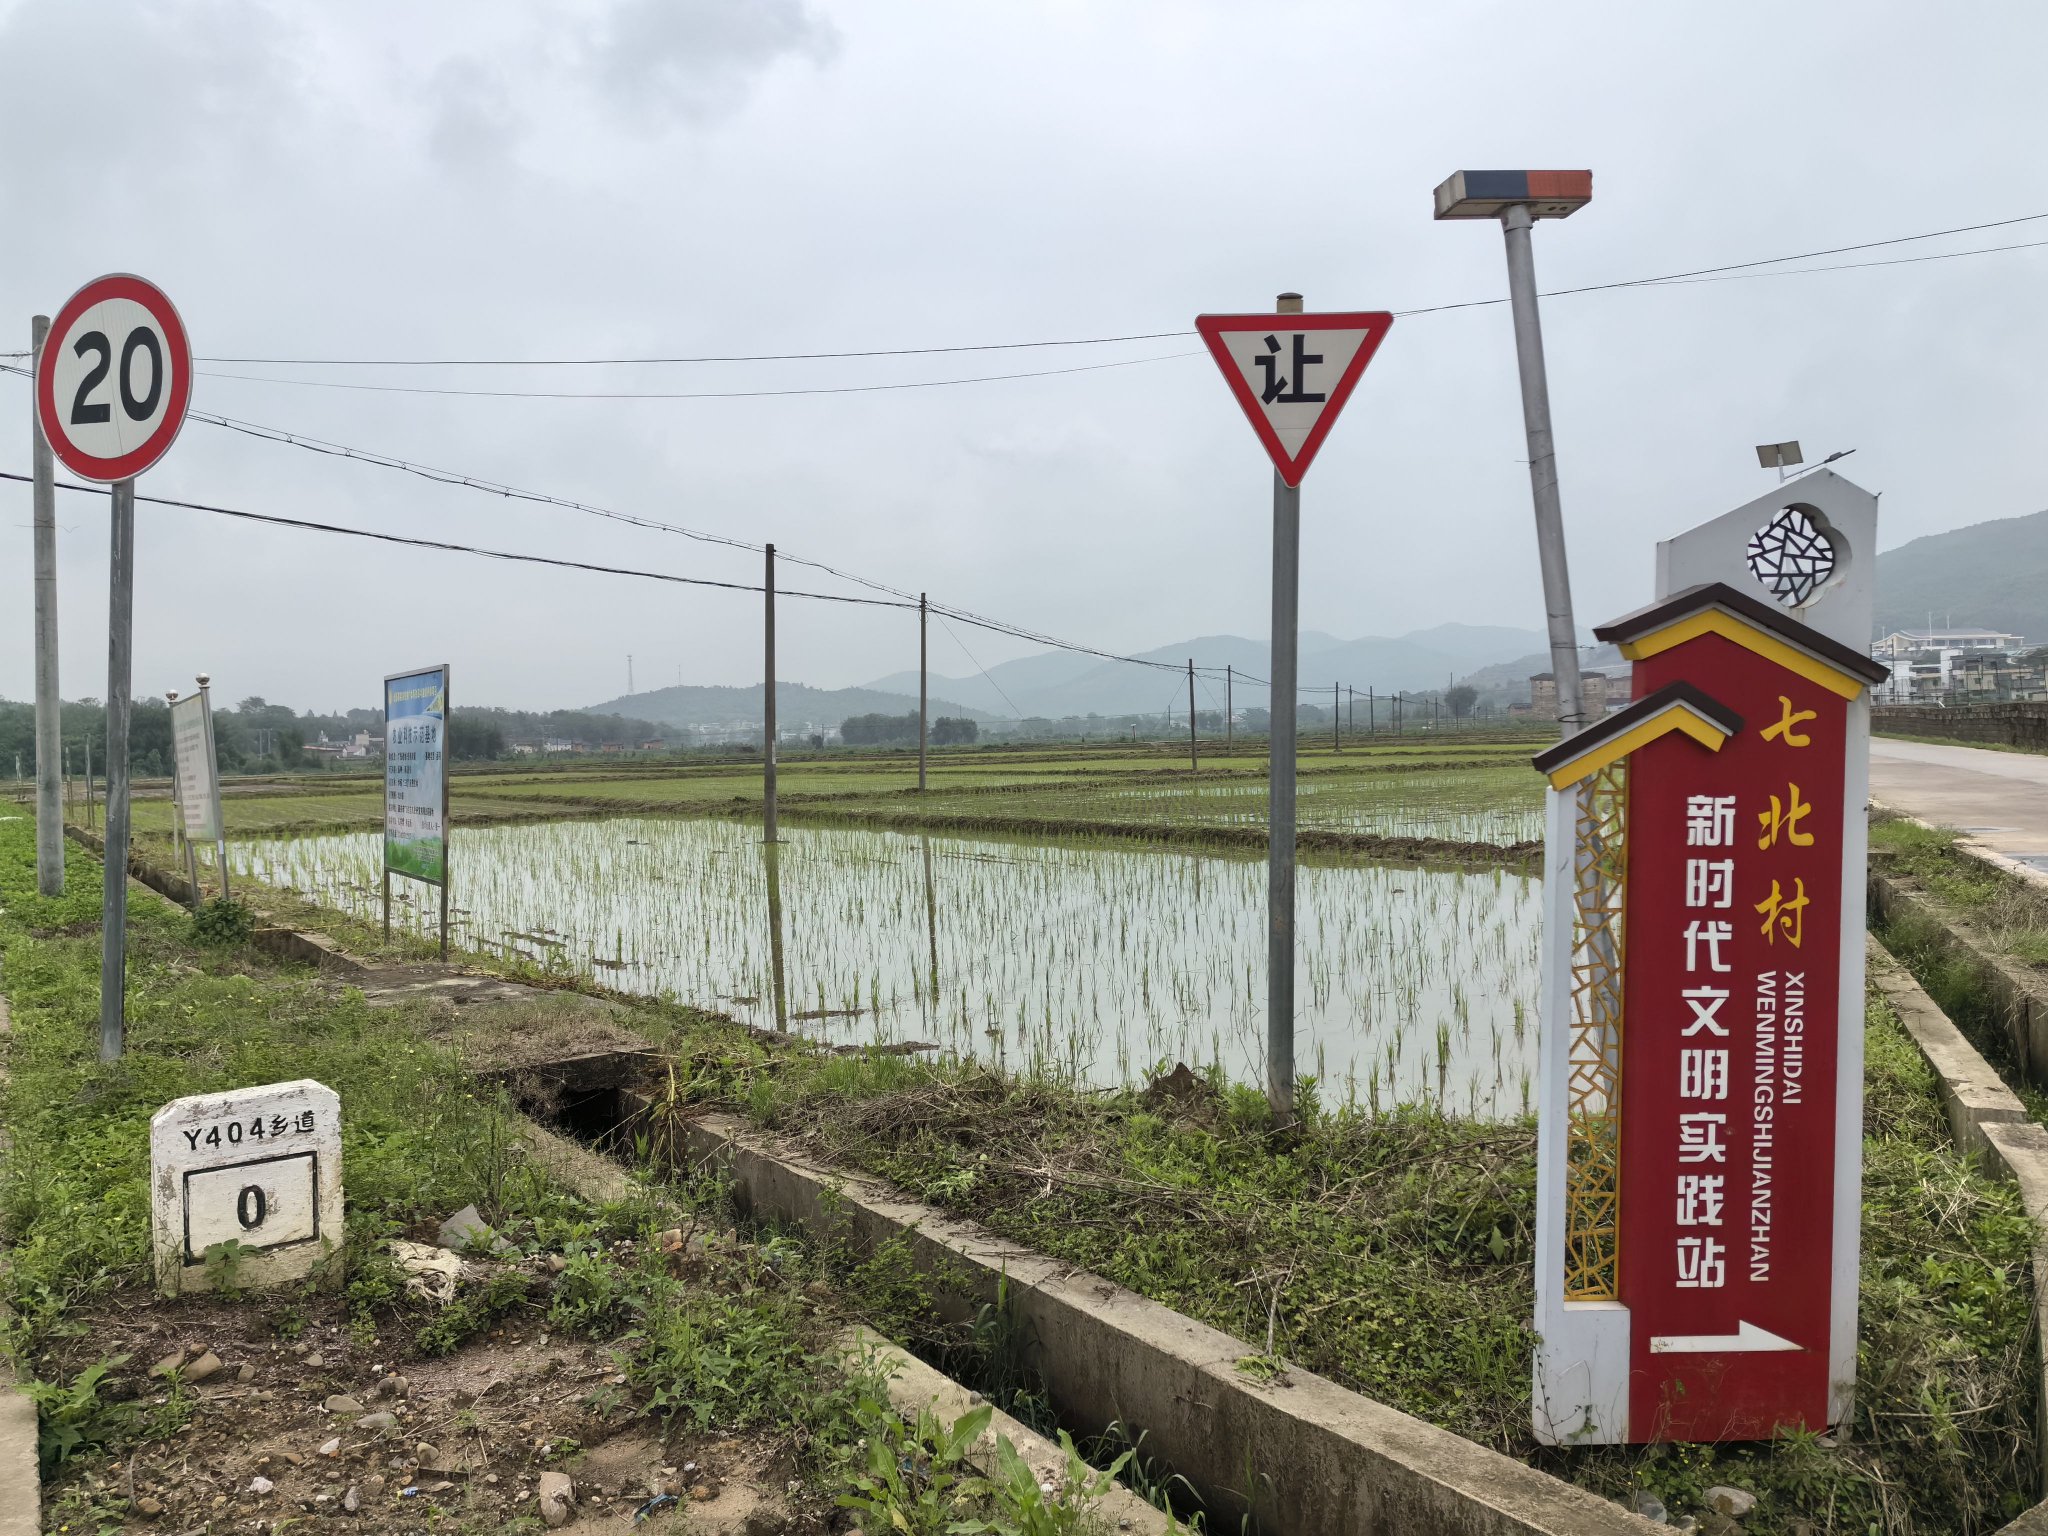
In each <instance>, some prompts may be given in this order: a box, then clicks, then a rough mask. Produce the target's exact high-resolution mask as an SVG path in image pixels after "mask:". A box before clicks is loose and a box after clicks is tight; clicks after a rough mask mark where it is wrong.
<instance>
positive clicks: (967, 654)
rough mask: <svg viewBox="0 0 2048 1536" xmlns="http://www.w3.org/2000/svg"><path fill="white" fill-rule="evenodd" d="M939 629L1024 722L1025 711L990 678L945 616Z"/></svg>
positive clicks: (1012, 714)
mask: <svg viewBox="0 0 2048 1536" xmlns="http://www.w3.org/2000/svg"><path fill="white" fill-rule="evenodd" d="M939 628H941V629H943V630H944V631H945V632H946V633H947V635H948V636H950V637H951V639H952V641H953V643H954V644H955V645H957V646H959V647H960V654H961V655H962V656H965V657H966V658H967V660H968V663H969V664H970V665H971V666H972V667H973V668H974V670H975V671H977V672H979V673H980V674H981V676H982V680H983V681H984V682H986V683H987V684H988V685H989V687H991V688H993V689H995V691H996V692H997V693H999V694H1001V695H1002V697H1003V702H1004V703H1005V704H1007V705H1009V706H1010V714H1011V716H1012V717H1013V718H1015V719H1018V720H1022V719H1023V718H1024V711H1023V710H1021V709H1019V708H1018V707H1017V701H1016V700H1015V699H1013V698H1011V697H1010V695H1009V693H1008V692H1007V691H1006V690H1005V689H1004V687H1003V685H1002V684H1001V683H999V682H997V681H996V680H995V678H994V677H992V676H990V674H989V670H988V668H987V667H984V666H983V665H982V664H981V662H980V660H979V659H977V658H976V656H975V654H974V652H972V651H970V650H969V649H967V643H966V642H965V641H964V640H962V639H961V638H960V637H959V636H958V635H956V634H954V633H953V626H952V625H950V624H948V623H947V622H946V620H945V617H944V615H941V616H940V618H939Z"/></svg>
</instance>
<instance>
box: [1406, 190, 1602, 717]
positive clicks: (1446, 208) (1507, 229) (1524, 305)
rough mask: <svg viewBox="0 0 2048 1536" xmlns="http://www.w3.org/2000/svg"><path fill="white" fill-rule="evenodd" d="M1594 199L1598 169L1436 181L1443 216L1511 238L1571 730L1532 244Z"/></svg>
mask: <svg viewBox="0 0 2048 1536" xmlns="http://www.w3.org/2000/svg"><path fill="white" fill-rule="evenodd" d="M1592 200H1593V173H1592V172H1591V171H1459V172H1457V173H1456V174H1455V175H1453V176H1452V177H1450V178H1449V179H1448V180H1447V181H1445V182H1444V183H1443V184H1442V185H1441V186H1439V187H1438V188H1437V189H1436V216H1437V217H1438V218H1439V219H1499V220H1500V225H1501V231H1502V233H1503V235H1504V236H1505V237H1506V240H1507V250H1508V297H1509V302H1510V303H1511V304H1512V306H1513V309H1514V316H1515V355H1516V359H1517V362H1518V364H1519V367H1520V371H1521V376H1522V427H1523V430H1524V431H1525V432H1526V433H1527V435H1528V439H1529V490H1530V494H1531V496H1532V498H1533V499H1534V501H1535V503H1536V551H1537V555H1538V557H1539V559H1540V560H1541V562H1542V566H1543V607H1544V611H1545V617H1546V620H1547V623H1548V627H1549V633H1550V668H1551V671H1552V672H1553V673H1554V674H1555V675H1556V678H1557V716H1558V724H1559V725H1560V726H1561V727H1562V728H1563V732H1564V734H1565V735H1567V736H1569V735H1571V734H1572V733H1573V732H1574V731H1577V730H1578V729H1579V728H1580V727H1581V726H1583V725H1584V724H1585V723H1586V717H1585V711H1584V710H1583V708H1582V707H1581V705H1580V701H1579V649H1578V647H1579V640H1578V634H1577V631H1576V628H1575V627H1574V625H1573V622H1572V588H1571V575H1570V570H1569V567H1568V566H1567V565H1566V563H1565V548H1564V510H1563V508H1562V506H1561V505H1560V503H1559V500H1558V494H1557V449H1556V445H1555V441H1554V439H1553V438H1552V436H1551V431H1550V384H1549V380H1548V378H1547V377H1546V376H1545V373H1544V369H1543V322H1542V319H1541V317H1540V316H1539V315H1538V313H1537V309H1536V260H1535V256H1534V255H1533V253H1532V252H1531V250H1530V246H1529V230H1530V227H1531V226H1532V225H1533V224H1534V223H1535V221H1536V220H1538V219H1565V218H1570V217H1571V216H1572V215H1573V214H1574V213H1576V212H1578V211H1579V209H1581V208H1583V207H1585V206H1586V204H1588V203H1590V202H1591V201H1592Z"/></svg>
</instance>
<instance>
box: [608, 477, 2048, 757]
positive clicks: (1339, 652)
mask: <svg viewBox="0 0 2048 1536" xmlns="http://www.w3.org/2000/svg"><path fill="white" fill-rule="evenodd" d="M1877 578H1878V604H1877V628H1878V633H1880V634H1883V633H1885V632H1888V631H1890V630H1893V629H1917V628H1921V627H1923V626H1925V625H1926V623H1927V621H1928V615H1929V613H1930V611H1931V612H1932V614H1933V618H1934V622H1935V623H1936V624H1938V625H1941V624H1947V623H1949V622H1951V621H1953V622H1954V623H1956V624H1958V625H1964V624H1968V625H1978V626H1982V627H1983V628H1986V629H2000V630H2007V631H2010V632H2012V633H2014V634H2019V635H2024V636H2026V637H2027V638H2028V639H2030V640H2032V641H2033V642H2034V643H2036V644H2048V511H2043V512H2036V513H2033V514H2032V515H2030V516H2027V517H2012V518H2004V519H2000V520H1997V521H1994V522H1987V523H1976V524H1973V525H1972V526H1970V527H1968V528H1958V529H1955V530H1953V531H1952V532H1949V533H1937V534H1932V535H1929V536H1928V537H1926V538H1923V539H1915V540H1913V541H1912V542H1911V543H1910V544H1904V545H1901V546H1900V547H1899V548H1897V549H1894V550H1891V551H1889V552H1887V553H1885V554H1882V555H1879V556H1878V559H1877ZM1583 654H1584V664H1585V665H1586V666H1588V667H1592V668H1598V667H1600V666H1602V665H1603V664H1607V665H1612V664H1614V663H1615V662H1617V661H1618V657H1617V656H1616V655H1615V653H1614V652H1613V651H1612V650H1611V649H1610V648H1608V647H1601V648H1599V649H1598V650H1597V651H1589V652H1586V653H1583ZM1190 656H1192V657H1194V658H1195V664H1196V665H1197V666H1198V667H1203V668H1222V667H1225V666H1229V667H1232V668H1234V669H1235V670H1236V672H1237V674H1238V681H1237V683H1236V685H1235V689H1234V698H1233V702H1234V703H1235V704H1236V706H1237V708H1239V709H1244V708H1246V707H1247V706H1254V707H1264V705H1265V703H1266V689H1265V685H1264V683H1263V681H1259V682H1253V681H1250V679H1253V678H1257V679H1264V678H1266V677H1268V676H1270V675H1271V671H1270V668H1271V661H1272V659H1271V656H1270V655H1269V654H1268V651H1267V647H1266V644H1265V642H1264V641H1260V640H1247V639H1245V638H1244V637H1243V636H1241V635H1201V636H1197V637H1196V638H1194V639H1191V640H1178V641H1175V642H1174V643H1173V644H1171V645H1163V646H1160V647H1158V648H1157V649H1155V650H1150V651H1144V652H1140V653H1139V659H1141V660H1145V661H1152V662H1158V663H1161V664H1162V665H1163V666H1164V667H1167V668H1178V667H1181V666H1184V665H1185V664H1186V662H1187V659H1188V657H1190ZM1549 666H1550V657H1549V645H1548V641H1547V639H1546V637H1545V636H1544V635H1543V634H1542V632H1541V631H1538V630H1533V629H1515V628H1510V627H1507V626H1503V625H1497V624H1438V625H1436V626H1434V627H1433V628H1430V629H1418V630H1412V631H1410V632H1409V633H1407V634H1405V635H1396V636H1393V637H1385V636H1377V635H1370V636H1366V637H1365V638H1363V639H1358V640H1340V639H1338V638H1337V637H1336V636H1335V635H1329V634H1324V633H1321V632H1320V631H1316V630H1307V631H1304V632H1303V634H1302V636H1301V659H1300V681H1301V686H1302V687H1303V688H1304V689H1305V690H1309V691H1308V692H1307V693H1305V694H1304V700H1305V701H1306V702H1310V703H1314V702H1317V700H1316V697H1315V694H1314V692H1313V690H1315V689H1317V688H1323V689H1327V688H1328V687H1329V685H1330V684H1331V683H1332V682H1338V683H1349V684H1352V685H1354V686H1359V685H1361V680H1363V681H1366V682H1370V683H1371V684H1372V686H1373V687H1375V688H1377V689H1380V690H1383V691H1391V690H1394V689H1402V690H1406V691H1408V692H1419V691H1423V690H1433V689H1437V688H1441V687H1443V686H1445V685H1446V684H1447V683H1449V682H1450V681H1452V680H1453V679H1454V678H1455V679H1456V680H1457V681H1459V682H1469V683H1472V684H1473V685H1475V686H1476V687H1478V688H1479V689H1481V690H1482V691H1483V692H1489V693H1491V692H1493V691H1494V690H1497V689H1498V690H1504V691H1505V693H1506V694H1507V696H1508V697H1510V698H1527V697H1528V678H1529V674H1530V673H1532V672H1542V671H1546V670H1548V668H1549ZM930 685H931V690H932V714H933V715H934V717H936V716H939V715H960V716H965V717H967V718H968V719H972V720H981V721H990V720H998V721H999V720H1008V719H1012V718H1015V717H1017V716H1025V717H1030V716H1043V717H1046V718H1049V719H1055V720H1058V719H1063V718H1066V717H1068V716H1073V715H1090V714H1096V715H1132V714H1140V715H1159V714H1163V713H1165V711H1166V710H1167V709H1168V708H1169V707H1171V708H1173V709H1175V710H1177V711H1184V710H1185V709H1186V708H1187V683H1186V680H1185V678H1184V677H1181V676H1176V675H1174V673H1173V672H1171V671H1162V670H1156V669H1153V668H1147V667H1134V666H1131V665H1129V664H1128V663H1125V662H1119V661H1104V660H1102V659H1101V658H1100V657H1096V656H1087V655H1081V654H1078V653H1076V652H1073V651H1043V652H1040V653H1039V654H1037V655H1034V656H1024V657H1020V658H1018V659H1017V660H1015V661H1006V662H1002V663H1000V664H999V665H997V666H993V667H990V668H989V669H988V670H987V671H986V672H984V673H978V674H976V675H974V676H971V677H952V676H946V675H943V674H940V673H937V672H934V673H933V674H932V675H931V679H930ZM1224 686H1225V685H1224V680H1223V679H1222V678H1221V677H1219V676H1212V675H1210V674H1209V673H1207V672H1205V673H1203V674H1202V675H1201V677H1200V678H1199V679H1198V681H1197V684H1196V703H1197V705H1198V706H1199V707H1200V708H1201V709H1202V710H1204V711H1207V710H1212V709H1220V708H1221V707H1222V705H1223V697H1224ZM916 707H917V674H916V673H915V672H892V673H890V674H889V675H888V676H886V677H878V678H876V679H875V680H874V681H872V682H870V683H868V684H867V685H866V686H865V687H860V688H811V687H807V686H805V685H804V684H801V683H781V684H778V685H777V688H776V708H777V711H778V714H779V716H780V719H781V722H782V725H783V728H784V729H785V730H788V731H791V732H796V731H813V730H822V729H824V728H825V727H827V726H835V725H837V724H838V723H839V722H840V721H842V720H844V719H845V718H846V717H847V716H849V715H862V714H902V713H904V712H905V711H906V710H911V709H915V708H916ZM591 708H592V710H593V711H595V712H597V713H600V714H622V715H631V716H634V717H637V718H639V719H643V720H652V721H656V722H658V723H661V724H665V725H677V726H685V725H688V726H698V727H718V726H729V725H734V724H744V723H746V722H758V721H759V720H760V718H761V689H760V687H759V686H758V685H756V686H754V687H751V688H698V687H677V688H658V689H655V690H653V691H652V692H648V693H635V694H629V695H627V696H625V697H623V698H617V699H612V700H609V701H608V702H606V703H603V704H595V705H592V706H591Z"/></svg>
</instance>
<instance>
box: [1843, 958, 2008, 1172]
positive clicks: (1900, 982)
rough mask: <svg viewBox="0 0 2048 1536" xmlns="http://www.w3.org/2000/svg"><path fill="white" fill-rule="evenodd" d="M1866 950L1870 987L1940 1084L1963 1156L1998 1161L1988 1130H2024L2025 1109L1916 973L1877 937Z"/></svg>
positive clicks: (1952, 1131)
mask: <svg viewBox="0 0 2048 1536" xmlns="http://www.w3.org/2000/svg"><path fill="white" fill-rule="evenodd" d="M1865 946H1866V949H1867V952H1868V957H1869V966H1870V980H1871V984H1872V985H1873V986H1875V987H1876V988H1877V989H1878V991H1879V992H1880V993H1882V994H1883V995H1884V999H1885V1001H1886V1002H1888V1003H1890V1004H1891V1006H1892V1011H1893V1012H1894V1013H1896V1014H1897V1015H1898V1016H1899V1022H1900V1023H1901V1024H1903V1025H1905V1027H1906V1033H1907V1034H1909V1035H1911V1036H1912V1037H1913V1044H1914V1045H1915V1046H1916V1047H1918V1049H1919V1051H1920V1054H1921V1056H1922V1057H1923V1058H1924V1059H1925V1060H1926V1062H1927V1064H1928V1066H1930V1067H1932V1068H1933V1069H1934V1074H1935V1076H1936V1078H1938V1079H1939V1080H1940V1083H1941V1108H1942V1113H1943V1114H1944V1115H1945V1116H1946V1117H1947V1118H1948V1129H1949V1134H1950V1135H1951V1136H1953V1137H1954V1138H1955V1143H1956V1145H1957V1146H1958V1147H1960V1148H1962V1149H1963V1150H1964V1151H1965V1152H1969V1153H1974V1154H1975V1155H1977V1156H1978V1157H1985V1158H1996V1157H1997V1155H1998V1154H1997V1152H1996V1150H1995V1149H1994V1147H1993V1146H1992V1143H1991V1141H1990V1139H1989V1138H1988V1137H1987V1136H1986V1135H1985V1130H1984V1128H1985V1127H1986V1126H1987V1125H1992V1124H2022V1125H2023V1124H2025V1123H2026V1121H2027V1107H2026V1106H2025V1105H2024V1104H2022V1103H2021V1102H2020V1098H2019V1095H2018V1094H2016V1093H2014V1092H2013V1091H2012V1090H2011V1089H2010V1088H2008V1087H2007V1086H2006V1085H2005V1079H2004V1078H2002V1077H2000V1076H1999V1075H1998V1070H1997V1068H1995V1067H1993V1066H1992V1065H1991V1063H1990V1062H1988V1061H1986V1060H1985V1059H1984V1057H1983V1054H1982V1053H1981V1052H1979V1051H1978V1049H1977V1047H1975V1046H1974V1045H1972V1044H1970V1042H1969V1039H1968V1038H1967V1037H1966V1036H1965V1035H1964V1034H1963V1032H1962V1031H1961V1030H1960V1029H1958V1028H1956V1026H1955V1024H1954V1023H1953V1022H1952V1021H1951V1020H1950V1018H1949V1016H1948V1015H1947V1014H1945V1013H1943V1012H1942V1011H1941V1005H1940V1004H1938V1003H1937V1002H1935V1000H1934V999H1933V998H1932V997H1930V996H1928V995H1927V991H1926V989H1925V988H1923V987H1922V986H1921V985H1920V983H1919V982H1917V981H1915V980H1914V979H1913V973H1912V972H1911V971H1909V970H1907V969H1906V967H1905V965H1904V964H1903V963H1902V962H1901V961H1899V960H1898V959H1897V958H1896V957H1895V956H1894V955H1893V954H1892V952H1891V951H1890V950H1888V949H1886V948H1885V947H1884V945H1883V944H1882V943H1881V942H1879V940H1878V938H1877V935H1875V934H1868V935H1866V936H1865Z"/></svg>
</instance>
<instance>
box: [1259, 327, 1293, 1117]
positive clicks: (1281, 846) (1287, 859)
mask: <svg viewBox="0 0 2048 1536" xmlns="http://www.w3.org/2000/svg"><path fill="white" fill-rule="evenodd" d="M1274 308H1275V310H1277V311H1278V312H1279V313H1280V314H1283V315H1298V314H1300V313H1301V295H1300V294H1298V293H1283V294H1281V295H1280V297H1279V299H1278V301H1277V302H1276V303H1275V305H1274ZM1300 598H1301V488H1300V487H1299V486H1293V485H1289V484H1288V483H1287V482H1286V481H1285V480H1283V479H1282V478H1281V476H1280V471H1279V470H1277V469H1276V470H1274V471H1273V633H1272V646H1273V668H1272V671H1273V681H1272V694H1271V697H1270V698H1269V699H1268V701H1267V702H1268V704H1269V705H1270V707H1271V714H1272V724H1271V726H1270V727H1269V729H1270V732H1271V741H1270V746H1271V752H1270V760H1269V763H1268V766H1267V770H1266V784H1267V789H1266V912H1267V923H1266V1102H1267V1103H1268V1104H1269V1105H1271V1106H1272V1110H1273V1123H1274V1124H1275V1125H1276V1126H1289V1125H1292V1124H1293V1123H1294V723H1295V683H1296V662H1297V660H1298V657H1299V651H1298V649H1297V647H1298V636H1297V633H1296V631H1297V626H1298V621H1299V610H1300Z"/></svg>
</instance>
